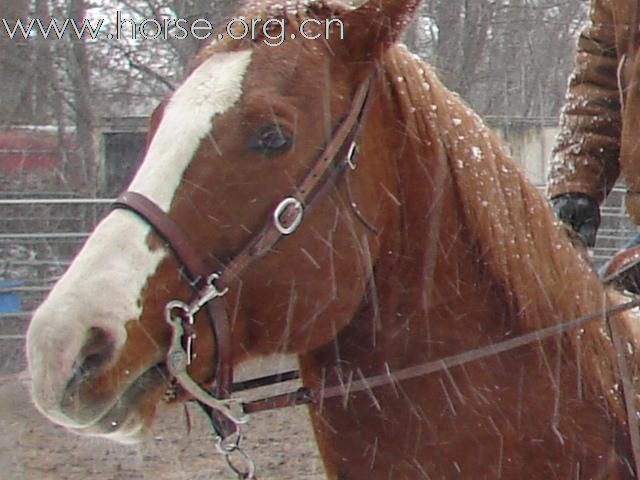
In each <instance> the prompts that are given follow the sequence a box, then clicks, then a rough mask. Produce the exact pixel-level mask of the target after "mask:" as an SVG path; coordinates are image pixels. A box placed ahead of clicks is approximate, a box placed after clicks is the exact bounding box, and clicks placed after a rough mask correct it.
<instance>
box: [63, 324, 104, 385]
mask: <svg viewBox="0 0 640 480" xmlns="http://www.w3.org/2000/svg"><path fill="white" fill-rule="evenodd" d="M114 351H115V341H114V339H113V337H112V336H111V335H109V333H108V332H107V331H106V330H104V329H102V328H99V327H91V328H90V329H89V331H88V332H87V338H86V341H85V343H84V345H83V346H82V349H81V350H80V353H79V354H78V358H77V359H76V361H75V362H74V365H73V373H72V376H71V379H70V380H69V383H68V385H67V389H70V388H73V387H76V386H78V385H79V384H81V383H82V382H84V380H86V379H87V378H88V377H90V376H92V375H95V374H96V373H99V372H100V371H102V370H104V369H105V368H106V367H107V366H108V365H109V362H110V361H111V359H112V358H113V354H114Z"/></svg>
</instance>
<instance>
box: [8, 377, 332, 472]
mask: <svg viewBox="0 0 640 480" xmlns="http://www.w3.org/2000/svg"><path fill="white" fill-rule="evenodd" d="M29 390H30V389H29V375H28V373H27V372H23V373H20V374H18V375H11V376H6V377H0V478H1V479H3V480H14V479H16V480H87V479H90V480H129V479H132V480H133V479H135V480H139V479H145V480H151V479H153V480H183V479H184V480H204V479H221V480H226V479H229V480H233V479H235V476H233V475H232V474H231V473H230V472H229V471H228V470H227V468H226V465H225V462H224V460H223V458H222V457H221V456H220V455H219V454H217V452H216V451H215V448H214V444H213V439H212V433H211V429H210V426H209V425H208V424H207V419H206V417H204V416H202V414H201V413H200V412H199V411H198V410H197V408H193V407H189V411H190V418H191V424H192V427H191V433H190V434H188V433H187V427H186V420H185V413H184V411H183V410H182V408H172V409H166V411H163V412H162V413H161V415H160V416H159V418H158V421H157V423H156V425H155V428H154V429H153V432H152V435H151V437H150V438H149V439H148V440H147V441H146V442H144V443H141V444H138V445H134V446H122V445H118V444H115V443H113V442H110V441H107V440H102V439H95V438H88V437H80V436H77V435H74V434H72V433H69V432H67V431H66V430H64V429H63V428H61V427H57V426H55V425H53V424H51V423H50V422H49V421H48V420H46V419H45V418H44V417H43V416H42V415H41V414H40V413H38V412H37V411H36V410H35V408H34V407H33V405H32V403H31V400H30V398H29ZM245 431H246V435H245V439H244V441H243V446H244V447H245V450H246V452H247V453H248V454H249V455H250V457H251V458H252V459H253V460H254V462H255V465H256V472H257V474H256V475H257V478H259V479H260V480H293V479H296V480H297V479H301V480H321V479H324V478H325V477H324V475H323V470H322V465H321V461H320V459H319V456H318V453H317V450H316V446H315V442H314V439H313V433H312V431H311V427H310V424H309V420H308V416H307V410H306V408H305V407H297V408H293V409H292V408H289V409H286V410H280V411H275V412H267V413H261V414H258V415H255V416H254V417H252V418H251V420H250V422H249V424H248V425H247V426H246V429H245Z"/></svg>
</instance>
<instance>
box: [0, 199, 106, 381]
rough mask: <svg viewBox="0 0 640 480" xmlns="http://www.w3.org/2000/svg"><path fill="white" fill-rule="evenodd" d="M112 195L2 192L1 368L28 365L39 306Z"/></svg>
mask: <svg viewBox="0 0 640 480" xmlns="http://www.w3.org/2000/svg"><path fill="white" fill-rule="evenodd" d="M112 202H113V199H111V198H74V197H66V198H63V197H59V196H54V195H51V196H46V197H45V196H38V197H34V196H31V197H28V198H0V374H10V373H16V372H19V371H21V370H23V369H24V368H25V366H26V364H25V359H24V337H25V332H26V329H27V325H28V321H29V319H30V318H31V315H32V312H33V310H34V309H35V308H36V307H37V306H38V305H39V304H40V303H41V302H42V300H43V299H44V298H45V297H46V295H47V294H48V292H49V291H50V289H51V287H52V286H53V285H54V284H55V282H56V281H57V280H58V278H59V277H60V276H61V275H62V274H63V273H64V271H65V270H66V268H67V267H68V266H69V264H70V263H71V261H72V259H73V257H74V256H75V255H76V253H77V252H78V251H79V249H80V248H81V246H82V244H83V243H84V241H85V240H86V238H87V237H88V236H89V233H90V232H91V231H92V230H93V228H94V227H95V225H96V224H97V223H98V221H99V220H100V219H101V218H102V217H103V216H104V215H105V214H106V213H107V211H108V209H109V205H110V204H111V203H112Z"/></svg>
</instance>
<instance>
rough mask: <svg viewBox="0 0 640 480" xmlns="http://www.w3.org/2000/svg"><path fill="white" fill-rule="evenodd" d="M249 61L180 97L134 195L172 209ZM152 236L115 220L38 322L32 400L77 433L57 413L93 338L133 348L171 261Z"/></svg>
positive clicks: (185, 88) (100, 231)
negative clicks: (134, 330)
mask: <svg viewBox="0 0 640 480" xmlns="http://www.w3.org/2000/svg"><path fill="white" fill-rule="evenodd" d="M250 59H251V51H250V50H247V51H240V52H230V53H220V54H217V55H214V56H212V57H211V58H209V59H208V60H207V61H206V62H204V63H203V64H202V65H201V66H200V67H198V68H197V69H196V70H195V71H194V72H193V73H192V74H191V75H190V76H189V78H187V80H186V81H185V82H184V83H183V84H182V86H181V87H180V88H178V90H176V92H175V93H174V94H173V96H172V97H171V99H170V101H169V103H168V105H167V107H166V108H165V111H164V115H163V118H162V121H161V122H160V125H159V127H158V129H157V131H156V133H155V135H154V138H153V140H152V142H151V145H150V146H149V150H148V152H147V155H146V157H145V159H144V162H143V164H142V167H141V168H140V170H139V171H138V173H137V174H136V176H135V178H134V180H133V182H132V183H131V186H130V190H134V191H137V192H139V193H142V194H144V195H147V196H148V197H149V198H150V199H152V200H153V201H155V202H156V203H157V204H158V205H159V206H160V207H161V208H163V209H164V210H165V211H166V210H168V209H169V207H170V205H171V202H172V200H173V196H174V195H175V192H176V190H177V189H178V186H179V185H180V183H181V181H182V176H183V174H184V171H185V170H186V169H187V167H188V165H189V163H190V162H191V160H192V157H193V155H194V153H195V152H196V150H197V148H198V146H199V144H200V142H201V141H202V139H203V138H205V137H206V136H207V135H208V134H210V131H211V126H212V121H213V118H214V117H215V116H216V115H219V114H221V113H224V112H225V111H227V110H228V109H230V108H231V107H232V106H233V105H234V104H235V103H236V102H237V101H238V100H239V98H240V96H241V94H242V80H243V77H244V75H245V73H246V70H247V68H248V66H249V63H250ZM150 231H151V227H149V226H148V225H147V224H146V223H144V222H143V221H142V220H141V219H139V218H138V217H137V216H136V215H134V214H133V213H131V212H126V211H122V210H117V211H114V212H112V213H111V214H110V215H109V216H108V217H107V218H106V219H105V220H103V221H102V222H101V223H100V225H98V227H97V228H96V230H95V231H94V233H93V234H92V235H91V237H90V238H89V240H87V243H86V244H85V246H84V247H83V249H82V251H81V252H80V253H79V254H78V256H77V257H76V259H75V260H74V262H73V264H72V265H71V267H69V269H68V271H67V272H66V273H65V274H64V276H63V277H62V278H61V279H60V281H59V282H58V283H57V285H56V286H55V288H54V289H53V290H52V292H51V293H50V295H49V297H48V298H47V299H46V300H45V302H44V303H43V304H42V305H41V306H40V308H39V309H38V311H37V312H36V314H35V315H34V317H33V319H32V321H31V324H30V327H29V331H28V333H27V353H28V357H29V367H30V370H31V374H32V378H33V397H34V400H35V402H36V405H37V406H38V407H39V409H40V410H41V411H43V413H45V415H47V416H49V418H51V419H52V420H54V421H57V422H58V423H61V424H67V425H68V426H73V425H72V424H69V419H66V418H65V417H64V416H62V415H61V414H60V413H59V411H58V407H59V402H60V399H61V395H62V394H63V392H64V388H65V385H66V382H67V381H68V380H69V378H70V376H71V375H72V369H73V368H74V367H73V364H74V361H75V360H76V359H77V358H76V357H77V355H78V354H79V352H80V349H81V348H82V346H83V343H84V342H85V341H86V335H87V330H88V329H89V328H91V327H101V328H103V329H105V330H106V331H108V332H109V333H110V334H111V335H112V336H113V338H114V339H115V340H116V344H117V345H116V351H118V350H119V348H120V347H121V346H122V345H123V344H124V343H125V342H126V336H127V334H126V330H125V325H126V324H127V322H129V321H131V320H136V319H138V318H139V317H140V315H141V313H142V305H141V297H142V291H143V289H144V288H145V286H146V285H147V282H148V280H149V278H150V277H151V276H152V275H153V274H154V273H155V272H156V270H157V268H158V266H159V265H160V263H161V262H162V261H163V259H164V258H166V256H167V255H168V254H169V253H168V251H167V250H165V249H159V250H155V251H152V250H150V248H149V246H148V245H147V237H148V235H149V233H150ZM138 373H139V372H138ZM132 376H135V372H132Z"/></svg>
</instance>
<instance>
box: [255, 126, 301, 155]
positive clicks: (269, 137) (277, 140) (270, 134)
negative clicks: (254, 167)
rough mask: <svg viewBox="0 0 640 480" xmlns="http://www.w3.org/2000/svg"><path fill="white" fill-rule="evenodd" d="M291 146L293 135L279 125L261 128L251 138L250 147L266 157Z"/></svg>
mask: <svg viewBox="0 0 640 480" xmlns="http://www.w3.org/2000/svg"><path fill="white" fill-rule="evenodd" d="M289 147H291V137H290V136H289V135H288V134H287V133H286V132H285V131H283V130H282V128H281V127H280V126H279V125H269V126H267V127H264V128H261V129H260V130H258V132H257V133H256V134H255V135H254V136H253V137H252V138H251V140H250V142H249V148H251V150H253V151H255V152H257V153H260V154H262V155H264V156H266V157H272V156H275V155H279V154H281V153H284V152H286V151H287V150H289Z"/></svg>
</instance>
